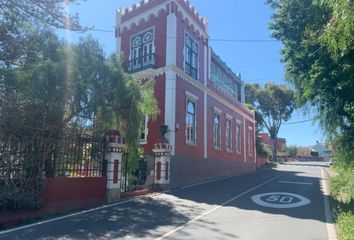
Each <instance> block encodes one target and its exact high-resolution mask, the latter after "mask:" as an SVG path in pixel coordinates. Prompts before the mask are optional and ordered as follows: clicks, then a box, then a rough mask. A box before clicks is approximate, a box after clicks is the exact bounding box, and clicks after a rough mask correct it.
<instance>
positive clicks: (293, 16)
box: [267, 0, 354, 166]
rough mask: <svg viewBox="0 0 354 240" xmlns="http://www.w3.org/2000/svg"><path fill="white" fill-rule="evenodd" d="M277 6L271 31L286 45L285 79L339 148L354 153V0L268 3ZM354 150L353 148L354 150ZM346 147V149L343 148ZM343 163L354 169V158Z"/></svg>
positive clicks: (284, 53) (284, 58) (274, 1)
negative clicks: (309, 105)
mask: <svg viewBox="0 0 354 240" xmlns="http://www.w3.org/2000/svg"><path fill="white" fill-rule="evenodd" d="M267 2H268V3H269V4H270V5H271V6H272V7H273V8H274V10H275V13H274V14H273V17H272V23H271V24H270V29H271V30H272V33H273V37H274V38H276V39H278V40H280V41H282V43H283V45H284V49H283V50H282V54H283V61H284V62H285V64H286V79H287V80H288V81H290V82H291V83H294V86H295V89H296V92H297V97H298V99H299V100H300V102H301V103H310V104H311V105H312V106H314V107H315V108H317V109H318V112H319V114H318V119H319V120H320V122H321V125H322V127H323V128H324V130H325V132H326V133H327V136H328V137H329V138H330V140H333V142H334V143H336V145H337V148H338V149H339V150H340V149H343V151H348V150H350V149H354V94H353V92H354V84H353V82H354V74H353V72H354V57H353V56H354V2H353V1H351V0H326V1H318V0H267ZM350 146H351V147H350ZM344 149H346V150H344ZM342 155H343V156H348V157H343V158H342V159H343V160H344V161H343V162H346V163H349V164H351V165H352V166H353V165H354V160H353V158H351V157H349V155H351V154H349V155H348V154H347V153H345V154H342Z"/></svg>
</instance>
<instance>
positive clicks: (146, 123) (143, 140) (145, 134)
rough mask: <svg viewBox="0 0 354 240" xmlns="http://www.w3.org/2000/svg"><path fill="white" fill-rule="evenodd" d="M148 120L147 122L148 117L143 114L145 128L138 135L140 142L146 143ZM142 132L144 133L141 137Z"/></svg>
mask: <svg viewBox="0 0 354 240" xmlns="http://www.w3.org/2000/svg"><path fill="white" fill-rule="evenodd" d="M148 122H149V117H148V116H145V129H144V131H143V132H140V136H139V143H140V144H147V137H148V134H149V128H148ZM142 133H144V138H141V135H142Z"/></svg>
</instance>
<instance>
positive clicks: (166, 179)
mask: <svg viewBox="0 0 354 240" xmlns="http://www.w3.org/2000/svg"><path fill="white" fill-rule="evenodd" d="M152 151H153V152H154V153H155V176H154V183H155V184H161V185H164V184H170V168H171V167H170V161H171V152H172V146H171V145H170V144H169V143H168V141H167V139H162V140H161V141H160V142H158V143H155V144H154V149H152Z"/></svg>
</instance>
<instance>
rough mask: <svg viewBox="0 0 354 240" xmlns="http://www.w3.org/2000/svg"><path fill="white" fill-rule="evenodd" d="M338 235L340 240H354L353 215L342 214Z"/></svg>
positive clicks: (338, 222)
mask: <svg viewBox="0 0 354 240" xmlns="http://www.w3.org/2000/svg"><path fill="white" fill-rule="evenodd" d="M337 224H338V235H339V239H340V240H354V215H353V213H350V212H347V213H340V214H339V215H338V219H337Z"/></svg>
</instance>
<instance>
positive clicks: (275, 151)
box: [272, 137, 278, 161]
mask: <svg viewBox="0 0 354 240" xmlns="http://www.w3.org/2000/svg"><path fill="white" fill-rule="evenodd" d="M272 140H273V148H272V155H273V156H272V158H273V161H278V157H277V155H278V139H277V137H275V138H274V139H272Z"/></svg>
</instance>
